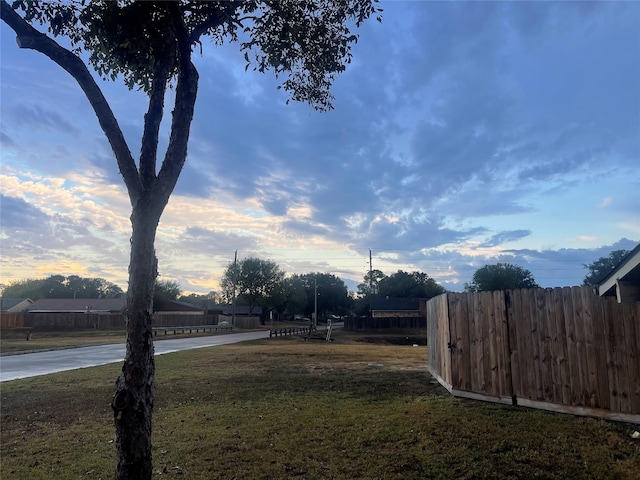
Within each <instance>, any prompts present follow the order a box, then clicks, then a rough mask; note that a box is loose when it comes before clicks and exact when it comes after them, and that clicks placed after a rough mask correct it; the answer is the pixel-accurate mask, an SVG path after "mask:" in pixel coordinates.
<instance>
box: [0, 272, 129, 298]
mask: <svg viewBox="0 0 640 480" xmlns="http://www.w3.org/2000/svg"><path fill="white" fill-rule="evenodd" d="M2 296H3V297H5V298H30V299H31V300H39V299H40V298H119V297H123V296H124V292H123V291H122V289H121V288H120V287H119V286H118V285H116V284H114V283H111V282H109V281H107V280H105V279H104V278H85V277H80V276H78V275H69V276H66V277H65V276H64V275H51V276H50V277H47V278H28V279H24V280H18V281H15V282H12V283H10V284H9V285H7V286H5V287H4V289H3V291H2Z"/></svg>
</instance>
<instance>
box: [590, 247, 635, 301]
mask: <svg viewBox="0 0 640 480" xmlns="http://www.w3.org/2000/svg"><path fill="white" fill-rule="evenodd" d="M597 288H598V294H599V295H600V296H601V297H604V296H614V295H615V296H616V297H617V299H618V303H629V302H638V301H640V244H638V246H637V247H636V248H634V249H633V250H632V251H631V252H629V254H628V255H627V256H626V257H625V258H623V259H622V261H621V262H620V263H619V264H618V266H617V267H616V268H614V269H613V271H612V272H611V273H610V274H609V275H607V276H606V277H605V278H604V280H602V281H601V282H600V284H599V285H598V287H597Z"/></svg>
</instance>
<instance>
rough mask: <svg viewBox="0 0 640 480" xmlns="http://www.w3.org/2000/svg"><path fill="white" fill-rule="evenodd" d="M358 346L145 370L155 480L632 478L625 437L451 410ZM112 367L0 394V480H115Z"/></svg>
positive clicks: (386, 355) (248, 347)
mask: <svg viewBox="0 0 640 480" xmlns="http://www.w3.org/2000/svg"><path fill="white" fill-rule="evenodd" d="M369 337H370V336H369ZM362 338H363V337H358V336H353V335H348V334H347V333H343V332H338V333H337V336H336V341H334V342H332V343H326V342H319V341H316V342H305V341H303V340H302V339H300V338H297V337H285V338H277V339H270V340H264V341H256V342H249V343H243V344H237V345H228V346H221V347H214V348H207V349H198V350H192V351H186V352H179V353H174V354H169V355H162V356H159V357H157V373H156V384H157V386H156V402H155V409H154V432H153V443H154V470H155V471H156V477H157V478H163V477H165V476H175V477H179V478H183V479H211V478H216V479H218V478H220V479H234V478H237V479H279V478H283V479H289V478H292V479H303V478H304V479H330V478H331V479H334V478H335V479H378V478H379V479H424V478H442V479H450V478H455V479H458V478H461V479H465V478H467V479H472V478H474V479H476V478H477V479H481V478H493V479H508V478H513V479H521V478H527V479H528V478H543V479H571V478H574V479H636V478H638V472H640V444H639V443H638V441H634V440H632V439H631V438H630V433H631V432H632V431H633V428H632V427H630V426H628V425H621V424H614V423H610V422H605V421H602V420H595V419H590V418H581V417H574V416H570V415H561V414H554V413H550V412H543V411H536V410H530V409H525V408H514V407H509V406H503V405H496V404H490V403H484V402H476V401H472V400H462V399H455V398H453V397H451V396H450V395H449V394H448V393H447V392H446V391H445V390H444V389H443V388H442V387H440V386H439V385H437V383H435V382H434V381H433V380H432V379H431V378H430V377H429V376H428V374H427V373H426V368H425V367H426V365H425V361H426V360H425V359H426V350H425V347H417V348H416V347H412V346H406V345H394V343H397V342H396V339H394V338H391V337H389V338H388V339H387V340H389V341H385V340H384V338H382V337H376V338H377V340H376V341H377V342H378V343H376V344H372V343H368V342H362V341H359V340H362ZM370 364H382V366H381V367H375V366H370ZM119 368H120V366H119V365H108V366H104V367H96V368H90V369H82V370H78V371H74V372H65V373H60V374H55V375H47V376H43V377H35V378H32V379H25V380H16V381H11V382H5V383H2V384H1V385H0V387H1V400H2V407H1V421H2V423H1V427H2V432H1V436H0V440H1V447H0V448H1V450H0V454H1V459H2V462H1V467H0V478H3V479H4V478H16V479H50V478H56V479H77V478H92V479H98V478H102V479H106V478H112V477H113V470H114V468H113V465H114V456H115V454H114V444H113V427H112V414H111V408H110V407H109V402H110V399H111V394H112V391H113V383H114V381H115V378H116V377H117V375H118V371H119ZM635 428H637V426H636V427H635ZM160 473H161V474H162V477H161V476H160Z"/></svg>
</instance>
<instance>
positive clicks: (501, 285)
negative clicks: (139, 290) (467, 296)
mask: <svg viewBox="0 0 640 480" xmlns="http://www.w3.org/2000/svg"><path fill="white" fill-rule="evenodd" d="M628 254H629V251H628V250H614V251H612V252H611V253H610V254H609V255H608V256H606V257H600V258H599V259H597V260H596V261H594V262H592V263H590V264H585V265H584V267H585V268H586V269H587V270H588V272H589V273H588V274H587V275H586V276H585V278H584V280H583V284H584V285H597V284H598V283H600V282H601V281H602V280H604V278H606V276H607V275H608V274H609V273H610V272H611V271H612V270H613V269H614V268H615V267H616V266H617V265H619V264H620V262H622V261H623V260H624V258H625V257H626V256H627V255H628ZM220 283H221V291H220V292H216V291H214V290H212V291H210V292H209V293H206V294H197V293H191V294H189V295H182V290H181V287H180V284H179V283H178V282H175V281H173V280H158V281H157V282H156V286H155V291H154V304H155V305H156V306H157V305H162V304H163V303H166V302H169V301H176V300H177V301H181V302H187V303H191V304H193V305H197V306H199V307H201V308H210V307H212V306H214V305H219V304H223V303H227V304H230V303H231V302H232V301H233V298H234V297H235V299H236V305H242V306H248V307H249V311H250V312H251V313H253V312H254V311H256V307H260V308H261V311H262V312H263V315H264V318H263V320H264V319H265V318H266V317H268V315H269V314H270V312H273V313H281V314H282V313H284V314H288V315H304V316H305V317H310V316H311V314H312V313H313V312H314V311H315V309H316V306H317V311H318V317H319V318H326V317H328V316H329V315H338V316H342V315H347V314H350V313H356V314H358V315H366V314H367V313H368V311H369V307H370V303H369V302H370V299H371V296H377V297H399V298H425V299H429V298H432V297H435V296H437V295H440V294H442V293H445V291H446V290H445V288H444V287H442V286H441V285H440V284H439V283H437V282H436V281H435V280H434V279H433V278H430V277H429V275H427V274H426V273H423V272H418V271H415V272H411V273H409V272H405V271H403V270H398V271H397V272H396V273H393V274H391V275H386V274H384V273H383V272H382V271H381V270H371V272H367V273H366V275H364V278H363V281H362V283H360V284H359V285H358V287H357V292H355V293H349V291H348V288H347V286H346V284H345V283H344V281H343V280H342V279H340V278H339V277H337V276H335V275H332V274H329V273H321V272H312V273H305V274H294V275H290V276H287V275H286V272H285V271H284V270H283V269H282V268H281V267H280V266H279V265H278V264H277V263H276V262H274V261H271V260H262V259H260V258H256V257H248V258H245V259H243V260H240V261H238V262H235V263H230V264H229V265H228V266H227V268H226V269H225V271H224V273H223V275H222V280H221V282H220ZM538 287H539V285H538V284H537V282H536V280H535V278H534V276H533V274H532V273H531V271H529V270H527V269H525V268H522V267H520V266H518V265H513V264H510V263H497V264H493V265H484V266H482V267H480V268H478V269H477V270H476V271H475V273H474V274H473V277H472V280H471V281H470V282H467V283H465V287H464V288H465V291H467V292H479V291H491V290H509V289H515V288H538ZM124 295H125V292H124V291H123V290H122V289H121V288H120V287H119V286H118V285H116V284H114V283H111V282H109V281H107V280H105V279H104V278H87V277H81V276H78V275H69V276H64V275H51V276H49V277H47V278H37V279H24V280H19V281H15V282H12V283H10V284H9V285H7V286H4V288H3V291H2V296H3V297H5V298H30V299H32V300H38V299H40V298H119V297H123V296H124Z"/></svg>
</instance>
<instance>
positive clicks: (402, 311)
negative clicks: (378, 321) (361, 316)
mask: <svg viewBox="0 0 640 480" xmlns="http://www.w3.org/2000/svg"><path fill="white" fill-rule="evenodd" d="M426 305H427V301H426V299H424V298H400V297H373V298H372V299H371V316H372V317H373V318H389V317H405V318H406V317H423V316H425V315H426V311H427V310H426Z"/></svg>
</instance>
